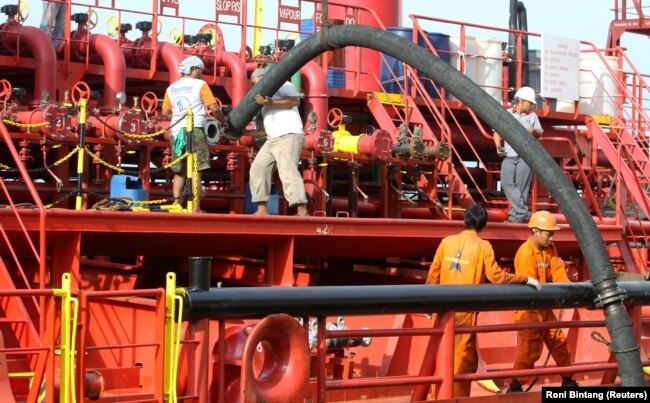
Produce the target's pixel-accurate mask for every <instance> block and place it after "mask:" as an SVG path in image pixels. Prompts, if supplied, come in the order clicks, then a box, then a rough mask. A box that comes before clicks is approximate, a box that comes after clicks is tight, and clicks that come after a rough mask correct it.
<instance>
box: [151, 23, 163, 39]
mask: <svg viewBox="0 0 650 403" xmlns="http://www.w3.org/2000/svg"><path fill="white" fill-rule="evenodd" d="M151 24H152V25H153V21H151ZM162 29H163V25H162V21H160V20H158V30H157V31H156V36H159V35H160V33H161V32H162Z"/></svg>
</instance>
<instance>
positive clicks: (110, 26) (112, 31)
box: [106, 15, 120, 38]
mask: <svg viewBox="0 0 650 403" xmlns="http://www.w3.org/2000/svg"><path fill="white" fill-rule="evenodd" d="M106 32H108V36H110V37H111V38H117V36H118V34H119V32H120V22H119V20H118V19H117V16H116V15H113V16H111V17H110V18H109V19H108V20H107V21H106Z"/></svg>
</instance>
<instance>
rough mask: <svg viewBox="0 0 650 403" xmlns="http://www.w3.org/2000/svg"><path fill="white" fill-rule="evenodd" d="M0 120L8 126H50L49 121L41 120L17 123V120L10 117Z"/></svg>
mask: <svg viewBox="0 0 650 403" xmlns="http://www.w3.org/2000/svg"><path fill="white" fill-rule="evenodd" d="M2 122H3V123H5V124H8V125H10V126H16V127H20V128H29V129H31V128H34V127H43V126H48V127H49V126H50V122H41V123H19V122H14V121H13V120H10V119H2Z"/></svg>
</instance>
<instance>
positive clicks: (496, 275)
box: [426, 204, 541, 399]
mask: <svg viewBox="0 0 650 403" xmlns="http://www.w3.org/2000/svg"><path fill="white" fill-rule="evenodd" d="M486 223H487V211H486V210H485V208H484V207H482V206H480V205H478V204H474V205H472V206H470V207H469V208H468V209H467V210H465V230H464V231H462V232H461V233H459V234H456V235H450V236H448V237H446V238H444V239H443V240H442V242H440V245H439V246H438V249H437V250H436V254H435V257H434V258H433V262H432V263H431V268H430V269H429V274H428V276H427V280H426V284H460V285H473V284H482V283H486V282H488V281H489V282H491V283H495V284H497V283H498V284H500V283H516V284H527V285H529V286H531V287H534V288H535V289H537V290H540V289H541V285H540V283H539V282H538V281H537V280H536V279H535V278H533V277H528V276H524V275H515V274H510V273H508V272H506V271H504V270H503V269H501V268H500V267H499V266H498V265H497V263H496V261H495V258H494V251H493V250H492V245H490V242H488V241H486V240H484V239H481V238H479V236H478V234H479V232H481V230H482V229H483V228H484V227H485V225H486ZM476 318H477V312H457V313H456V314H455V317H454V322H455V324H456V326H474V325H476ZM454 343H455V353H454V374H469V373H474V372H476V368H477V367H478V353H477V351H476V335H475V334H471V333H466V334H458V335H456V337H455V341H454ZM432 389H433V388H432ZM470 389H471V381H463V382H455V383H454V397H467V396H469V394H470ZM431 393H432V396H431V397H430V398H431V399H434V398H435V391H433V390H432V392H431Z"/></svg>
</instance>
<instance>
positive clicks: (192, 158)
mask: <svg viewBox="0 0 650 403" xmlns="http://www.w3.org/2000/svg"><path fill="white" fill-rule="evenodd" d="M186 114H187V127H186V128H185V135H186V136H187V139H186V142H185V143H186V146H187V153H188V154H189V155H188V156H187V167H186V172H187V180H189V181H190V185H191V188H192V197H190V199H189V200H188V201H187V212H188V213H190V212H192V211H194V204H195V203H196V196H197V192H196V183H195V182H197V181H195V180H194V179H195V176H194V172H195V171H196V167H195V164H196V154H195V153H194V112H192V108H187V109H186Z"/></svg>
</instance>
